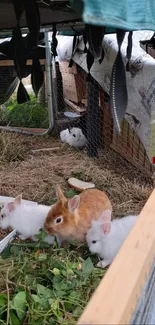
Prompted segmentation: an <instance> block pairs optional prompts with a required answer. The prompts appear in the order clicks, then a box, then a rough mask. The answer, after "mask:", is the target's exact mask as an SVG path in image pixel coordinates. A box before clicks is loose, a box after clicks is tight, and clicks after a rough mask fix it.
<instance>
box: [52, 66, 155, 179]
mask: <svg viewBox="0 0 155 325" xmlns="http://www.w3.org/2000/svg"><path fill="white" fill-rule="evenodd" d="M60 70H61V74H62V81H63V94H64V98H67V99H68V100H69V104H70V105H65V108H64V106H63V109H65V110H69V111H72V112H76V113H79V114H80V115H81V117H80V118H79V119H78V121H75V120H74V121H73V120H66V124H65V123H64V124H63V125H61V126H62V127H61V130H62V129H63V128H65V127H66V128H67V127H68V126H77V127H79V128H81V129H82V132H83V133H84V135H85V136H86V138H87V153H88V155H89V156H90V157H96V156H98V153H99V150H100V149H103V148H104V147H110V148H112V149H113V150H115V151H116V152H117V153H119V154H120V155H121V156H122V157H124V158H125V159H126V160H128V161H129V162H130V163H131V164H133V165H134V166H135V167H136V168H138V169H139V170H141V171H142V172H143V173H145V174H147V175H149V176H150V175H152V173H153V172H154V170H155V169H154V166H152V165H151V163H150V161H149V159H148V157H147V154H146V151H145V149H144V146H143V144H142V142H141V141H140V139H139V137H138V135H137V133H136V131H135V130H134V129H133V128H132V127H131V126H130V125H129V123H128V122H127V120H125V119H124V120H123V122H122V125H121V134H118V133H117V132H116V130H115V128H114V125H113V120H112V116H111V112H110V104H109V102H110V99H109V96H108V95H107V94H106V93H105V92H104V91H103V89H102V88H101V87H100V86H99V84H98V83H97V82H96V81H95V80H94V78H92V77H91V76H89V78H88V75H87V74H86V73H85V72H84V71H83V70H82V69H81V68H79V67H78V66H76V65H75V64H74V65H73V67H72V68H68V62H61V63H60ZM59 91H61V92H62V88H61V90H60V88H58V98H62V94H61V96H60V93H59ZM64 101H65V100H64ZM59 107H60V104H59Z"/></svg>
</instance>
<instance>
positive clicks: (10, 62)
mask: <svg viewBox="0 0 155 325" xmlns="http://www.w3.org/2000/svg"><path fill="white" fill-rule="evenodd" d="M39 61H40V64H41V65H45V62H46V60H45V59H40V60H39ZM27 65H32V60H27ZM0 66H1V67H5V66H9V67H11V66H14V62H13V60H0Z"/></svg>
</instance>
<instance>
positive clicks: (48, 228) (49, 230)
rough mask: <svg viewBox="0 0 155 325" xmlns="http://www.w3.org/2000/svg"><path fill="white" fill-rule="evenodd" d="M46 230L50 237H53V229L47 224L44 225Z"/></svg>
mask: <svg viewBox="0 0 155 325" xmlns="http://www.w3.org/2000/svg"><path fill="white" fill-rule="evenodd" d="M44 230H45V231H46V232H47V233H49V234H50V235H53V229H52V228H51V227H50V226H49V225H48V224H46V223H45V224H44Z"/></svg>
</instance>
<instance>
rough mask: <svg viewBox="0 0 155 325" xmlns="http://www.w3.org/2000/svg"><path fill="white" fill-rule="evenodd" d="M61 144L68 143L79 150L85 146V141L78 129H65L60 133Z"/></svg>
mask: <svg viewBox="0 0 155 325" xmlns="http://www.w3.org/2000/svg"><path fill="white" fill-rule="evenodd" d="M60 139H61V141H62V142H66V143H68V144H69V145H70V146H72V147H76V148H81V147H84V146H85V145H86V142H87V139H86V137H85V135H84V134H83V132H82V130H81V129H80V128H76V127H74V128H72V129H70V130H69V129H66V130H63V131H61V132H60Z"/></svg>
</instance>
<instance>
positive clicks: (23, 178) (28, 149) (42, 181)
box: [0, 133, 153, 235]
mask: <svg viewBox="0 0 155 325" xmlns="http://www.w3.org/2000/svg"><path fill="white" fill-rule="evenodd" d="M2 137H4V135H3V134H2V133H0V154H1V161H0V195H6V196H13V197H15V196H16V195H18V194H20V193H22V194H23V198H24V199H28V200H34V201H37V202H39V203H44V204H51V203H53V202H54V201H55V200H56V194H55V187H56V185H57V184H61V185H62V188H63V189H64V191H65V192H67V191H68V190H69V188H68V185H67V179H68V178H69V177H71V176H74V177H77V178H79V179H81V180H85V181H92V182H93V183H95V185H96V187H97V188H99V189H101V190H104V191H105V192H106V193H107V194H108V196H109V198H110V199H111V201H112V205H113V217H119V216H122V215H126V214H130V213H134V214H137V213H139V212H140V210H141V208H142V207H143V206H144V204H145V202H146V200H147V199H148V197H149V195H150V193H151V191H152V189H153V185H152V181H151V180H150V179H148V178H147V177H145V176H144V175H143V174H142V173H141V172H138V171H137V170H136V169H135V168H134V167H133V166H132V165H130V164H129V163H128V162H126V161H125V160H124V159H122V158H120V157H119V156H118V154H116V153H115V152H113V151H112V150H110V149H105V150H103V151H102V152H101V153H100V154H99V158H96V159H90V158H89V157H88V156H87V154H86V152H84V151H77V150H75V149H71V148H70V147H68V146H66V145H64V144H62V143H61V142H60V141H59V140H57V139H54V138H50V137H44V138H41V137H28V136H22V135H15V134H5V143H3V142H4V141H2V140H4V138H2ZM41 148H52V150H51V151H45V152H41V151H40V152H37V151H36V152H34V151H33V150H36V149H41ZM12 150H13V151H12ZM10 152H11V154H10ZM12 152H13V153H12ZM9 155H10V156H9ZM8 157H9V158H10V159H8ZM2 158H3V159H2ZM3 235H4V233H3Z"/></svg>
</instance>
